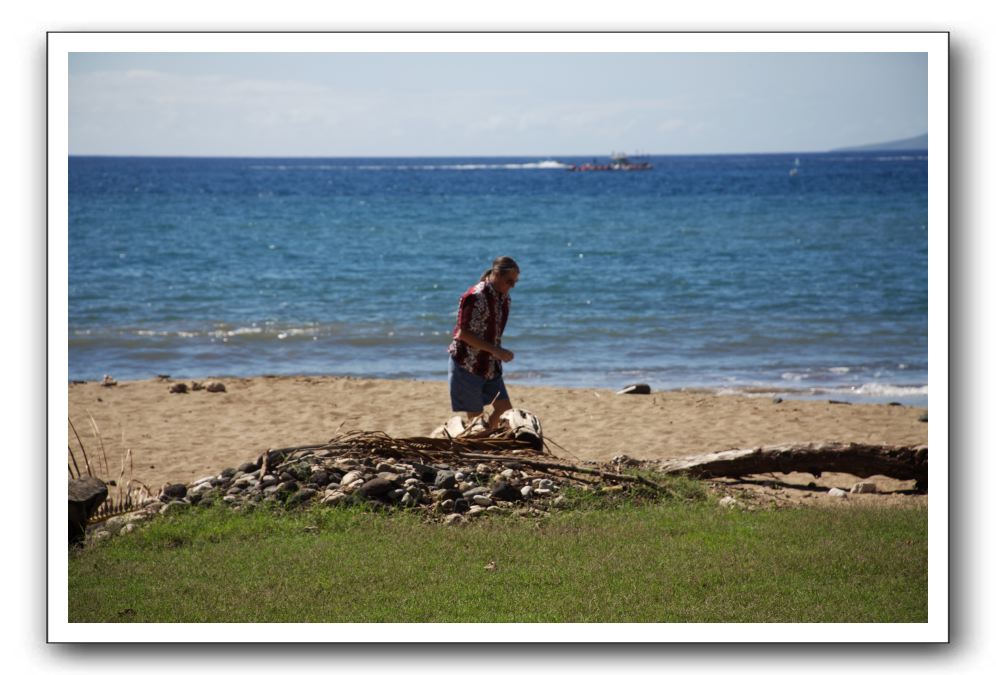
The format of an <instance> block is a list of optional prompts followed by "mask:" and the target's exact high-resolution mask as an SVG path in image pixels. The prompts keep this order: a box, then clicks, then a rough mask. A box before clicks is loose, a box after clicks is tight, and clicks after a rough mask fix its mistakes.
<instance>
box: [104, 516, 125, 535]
mask: <svg viewBox="0 0 996 675" xmlns="http://www.w3.org/2000/svg"><path fill="white" fill-rule="evenodd" d="M127 522H128V521H127V520H125V517H124V516H112V517H110V518H108V519H107V520H105V521H104V529H105V530H107V531H108V532H110V533H111V534H117V533H118V532H120V531H121V528H123V527H124V526H125V523H127Z"/></svg>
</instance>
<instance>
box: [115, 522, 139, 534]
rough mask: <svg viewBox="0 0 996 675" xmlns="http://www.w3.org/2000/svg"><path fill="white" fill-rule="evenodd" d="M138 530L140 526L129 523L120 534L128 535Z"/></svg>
mask: <svg viewBox="0 0 996 675" xmlns="http://www.w3.org/2000/svg"><path fill="white" fill-rule="evenodd" d="M137 529H138V525H136V524H135V523H127V524H126V525H125V526H124V527H122V528H121V531H120V532H118V534H128V533H129V532H134V531H135V530H137Z"/></svg>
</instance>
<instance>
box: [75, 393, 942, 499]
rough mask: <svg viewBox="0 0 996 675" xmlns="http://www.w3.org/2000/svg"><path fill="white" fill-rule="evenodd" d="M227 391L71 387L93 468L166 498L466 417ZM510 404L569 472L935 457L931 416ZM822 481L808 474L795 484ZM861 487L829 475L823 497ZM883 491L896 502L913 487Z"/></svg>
mask: <svg viewBox="0 0 996 675" xmlns="http://www.w3.org/2000/svg"><path fill="white" fill-rule="evenodd" d="M218 381H221V382H223V383H224V385H225V388H226V391H225V392H218V393H211V392H208V391H205V390H199V391H191V392H190V393H186V394H171V393H170V392H169V388H170V384H171V383H170V382H166V381H161V380H142V381H127V382H119V383H118V384H117V385H115V386H111V387H105V386H102V385H101V384H99V383H96V382H88V383H83V384H70V385H69V415H70V419H71V420H72V422H73V425H74V426H75V428H76V430H77V432H78V433H79V434H80V437H81V440H82V441H83V444H84V446H85V447H86V449H87V452H88V454H89V455H90V457H91V462H92V461H94V458H95V456H96V455H97V454H99V449H100V447H101V444H103V448H104V452H105V453H106V456H107V459H108V463H109V464H110V466H111V476H110V477H111V478H116V477H117V473H118V471H120V467H121V462H122V458H124V456H125V454H126V452H127V450H129V449H130V450H131V452H132V461H133V467H134V472H133V473H132V475H131V477H132V478H135V479H138V480H140V481H142V482H143V483H145V484H146V485H148V486H149V487H151V488H156V489H158V488H159V487H160V486H162V485H163V484H164V483H171V482H184V483H186V482H190V481H192V480H193V479H195V478H198V477H200V476H204V475H207V474H211V473H217V472H219V471H220V470H222V469H224V468H226V467H229V466H236V465H238V464H240V463H242V462H244V461H247V460H251V459H255V458H256V457H257V456H258V455H259V454H260V453H262V452H263V451H265V450H267V449H270V448H278V447H289V446H297V445H307V444H315V443H323V442H325V441H327V440H329V439H330V438H332V437H333V436H335V435H337V434H338V433H342V432H344V431H351V430H362V431H383V432H386V433H388V434H390V435H392V436H396V437H409V436H427V435H429V434H430V433H431V432H432V430H433V429H434V428H435V427H437V426H438V425H439V424H442V423H443V422H444V421H446V419H448V418H449V417H450V416H451V415H452V413H451V412H450V405H449V394H448V390H447V385H446V383H445V382H426V381H405V380H364V379H356V378H350V377H309V376H288V377H269V376H264V377H253V378H243V379H239V378H226V379H222V380H218ZM187 384H190V382H187ZM510 392H511V395H512V400H513V403H514V405H515V406H516V407H520V408H524V409H526V410H529V411H531V412H533V413H534V414H536V415H537V416H538V417H539V418H540V420H541V421H542V423H543V428H544V433H545V435H546V437H547V438H548V439H550V440H552V441H555V442H556V443H557V444H559V445H560V446H562V447H563V448H564V449H563V450H555V454H557V455H558V456H561V457H563V458H565V459H575V460H576V459H582V460H589V459H590V460H599V461H607V460H610V459H611V458H612V457H614V456H616V455H620V454H626V455H629V456H630V457H633V458H636V459H661V458H669V457H682V456H688V455H696V454H701V453H706V452H713V451H718V450H728V449H731V448H745V447H757V446H762V445H774V444H782V443H806V442H821V441H843V442H864V443H876V444H886V445H913V444H926V443H927V424H926V423H924V422H920V421H919V420H918V417H920V416H921V415H922V414H923V413H924V412H926V411H925V409H923V408H913V407H907V406H890V405H886V404H875V405H872V404H853V405H841V404H831V403H829V402H828V401H797V400H790V399H786V400H784V401H782V402H781V403H774V402H773V400H772V399H771V398H768V397H747V396H732V395H716V394H713V393H711V392H710V393H706V392H701V393H696V392H660V393H652V394H650V395H616V394H615V393H614V392H613V391H611V390H602V389H565V388H548V387H524V386H515V385H512V386H510ZM90 416H92V417H93V421H94V422H95V423H96V428H97V429H98V430H99V438H98V434H97V433H96V432H95V431H94V425H93V424H92V423H91V421H90ZM69 433H70V439H71V446H72V447H73V448H74V449H75V448H77V447H78V446H77V444H76V442H75V438H74V436H73V434H72V432H71V431H70V432H69ZM80 461H82V459H81V460H80ZM810 480H812V477H811V476H809V475H808V474H805V475H800V476H798V477H794V478H793V477H789V481H788V482H790V483H791V482H793V481H794V482H800V481H801V482H802V484H805V483H807V482H808V481H810ZM853 482H854V479H853V478H851V479H849V480H848V478H847V477H842V476H838V475H834V474H825V475H824V476H823V477H822V478H821V479H820V481H818V484H821V485H841V486H847V485H849V484H850V483H853ZM877 482H878V483H879V484H880V485H882V487H884V488H885V489H893V490H895V489H902V488H905V487H909V486H908V485H906V484H902V483H899V482H898V481H890V480H877Z"/></svg>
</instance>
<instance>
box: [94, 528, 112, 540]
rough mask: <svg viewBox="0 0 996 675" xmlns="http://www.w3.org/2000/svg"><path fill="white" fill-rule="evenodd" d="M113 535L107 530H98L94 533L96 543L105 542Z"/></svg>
mask: <svg viewBox="0 0 996 675" xmlns="http://www.w3.org/2000/svg"><path fill="white" fill-rule="evenodd" d="M112 536H113V535H112V534H111V533H110V532H108V531H107V530H97V531H96V532H94V533H93V540H94V541H104V540H105V539H110V538H111V537H112Z"/></svg>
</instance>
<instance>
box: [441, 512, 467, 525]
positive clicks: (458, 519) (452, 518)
mask: <svg viewBox="0 0 996 675" xmlns="http://www.w3.org/2000/svg"><path fill="white" fill-rule="evenodd" d="M462 522H463V516H461V515H460V514H459V513H451V514H450V515H448V516H446V517H445V518H443V523H444V524H446V525H456V524H458V523H462Z"/></svg>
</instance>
